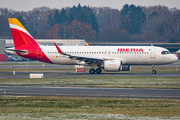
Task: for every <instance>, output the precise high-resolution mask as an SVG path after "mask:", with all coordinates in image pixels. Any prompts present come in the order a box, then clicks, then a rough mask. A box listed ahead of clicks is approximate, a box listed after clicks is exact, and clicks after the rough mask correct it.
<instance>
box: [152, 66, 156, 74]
mask: <svg viewBox="0 0 180 120" xmlns="http://www.w3.org/2000/svg"><path fill="white" fill-rule="evenodd" d="M155 67H156V66H155V65H152V74H156V70H155Z"/></svg>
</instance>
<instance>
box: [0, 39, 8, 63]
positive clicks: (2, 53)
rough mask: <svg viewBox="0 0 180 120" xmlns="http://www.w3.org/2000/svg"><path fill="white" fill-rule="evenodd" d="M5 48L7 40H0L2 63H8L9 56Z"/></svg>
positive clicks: (0, 58) (0, 59)
mask: <svg viewBox="0 0 180 120" xmlns="http://www.w3.org/2000/svg"><path fill="white" fill-rule="evenodd" d="M5 48H6V44H5V40H0V62H1V61H7V55H6V54H5V53H4V50H5Z"/></svg>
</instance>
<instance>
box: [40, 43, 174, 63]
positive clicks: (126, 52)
mask: <svg viewBox="0 0 180 120" xmlns="http://www.w3.org/2000/svg"><path fill="white" fill-rule="evenodd" d="M40 47H41V49H42V51H43V52H44V54H45V55H46V56H47V57H48V58H49V59H50V60H51V61H52V63H54V64H62V65H76V64H83V63H84V62H83V61H79V60H73V59H70V58H68V56H65V55H61V54H59V53H58V51H57V49H56V47H55V46H40ZM60 48H61V50H62V51H63V52H64V53H66V54H70V55H77V56H87V57H97V58H105V59H116V60H121V61H122V64H124V65H161V64H170V63H173V62H175V61H177V57H176V56H175V55H173V54H170V53H169V51H168V50H167V49H165V48H161V47H154V46H60ZM163 51H165V52H168V53H166V54H162V52H163Z"/></svg>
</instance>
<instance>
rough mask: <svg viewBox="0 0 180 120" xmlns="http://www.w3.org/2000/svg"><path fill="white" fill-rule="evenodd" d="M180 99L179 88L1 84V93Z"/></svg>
mask: <svg viewBox="0 0 180 120" xmlns="http://www.w3.org/2000/svg"><path fill="white" fill-rule="evenodd" d="M4 92H6V95H13V96H64V97H116V98H155V99H180V90H179V89H134V88H84V87H22V86H0V95H4Z"/></svg>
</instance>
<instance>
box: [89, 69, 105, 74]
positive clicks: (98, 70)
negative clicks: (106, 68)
mask: <svg viewBox="0 0 180 120" xmlns="http://www.w3.org/2000/svg"><path fill="white" fill-rule="evenodd" d="M101 72H102V70H101V69H100V68H97V69H96V70H95V69H93V68H91V69H90V70H89V73H90V74H95V73H97V74H101Z"/></svg>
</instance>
